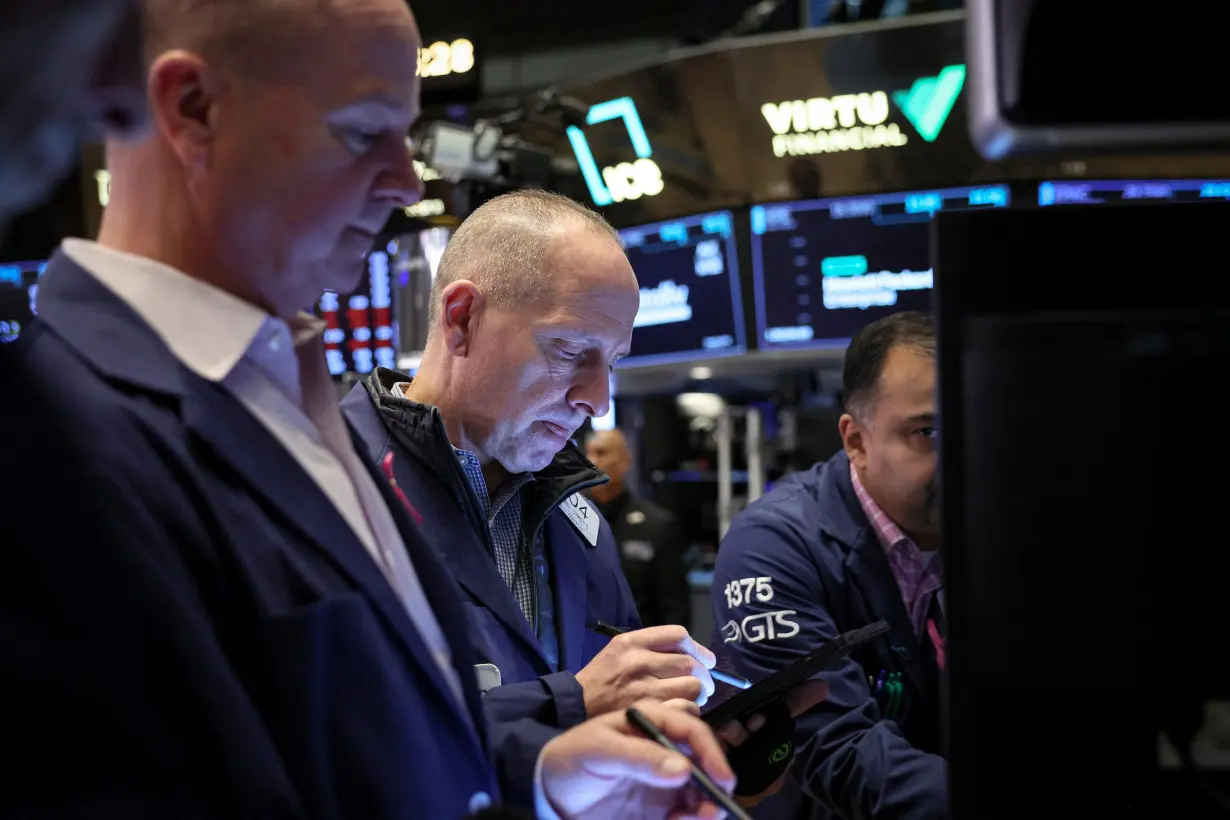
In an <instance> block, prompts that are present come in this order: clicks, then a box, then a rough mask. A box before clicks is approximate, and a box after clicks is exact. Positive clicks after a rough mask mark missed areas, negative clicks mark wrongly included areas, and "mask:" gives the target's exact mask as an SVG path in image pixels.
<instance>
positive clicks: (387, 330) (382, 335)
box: [376, 325, 393, 342]
mask: <svg viewBox="0 0 1230 820" xmlns="http://www.w3.org/2000/svg"><path fill="white" fill-rule="evenodd" d="M376 338H377V339H379V340H380V341H382V342H387V341H388V340H389V339H392V338H393V328H392V327H391V326H390V325H378V326H377V327H376Z"/></svg>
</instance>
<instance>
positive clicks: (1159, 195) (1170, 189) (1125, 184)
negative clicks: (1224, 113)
mask: <svg viewBox="0 0 1230 820" xmlns="http://www.w3.org/2000/svg"><path fill="white" fill-rule="evenodd" d="M1226 200H1230V180H1224V179H1153V180H1087V179H1082V180H1079V181H1076V180H1065V181H1063V182H1043V183H1042V184H1041V185H1039V186H1038V204H1039V205H1092V204H1100V203H1103V202H1225V201H1226Z"/></svg>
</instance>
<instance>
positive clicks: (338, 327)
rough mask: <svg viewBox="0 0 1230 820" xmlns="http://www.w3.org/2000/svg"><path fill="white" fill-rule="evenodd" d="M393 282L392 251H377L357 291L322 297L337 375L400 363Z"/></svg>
mask: <svg viewBox="0 0 1230 820" xmlns="http://www.w3.org/2000/svg"><path fill="white" fill-rule="evenodd" d="M392 285H393V283H392V277H391V275H390V271H389V254H388V253H387V252H386V251H383V250H375V251H372V252H371V254H369V255H368V257H367V275H366V276H364V277H363V282H362V284H361V285H360V286H359V289H358V290H356V291H355V292H354V293H352V294H350V295H349V296H341V295H339V294H336V293H334V292H332V291H325V294H324V296H322V297H321V299H320V304H319V305H318V306H317V310H318V311H319V313H320V316H321V318H323V319H324V320H325V359H326V360H327V361H328V363H329V372H330V373H332V374H333V375H334V376H341V375H342V374H344V373H346V372H348V371H349V372H351V373H370V372H372V370H373V369H374V368H375V367H377V366H379V367H388V368H394V367H396V366H397V348H396V342H395V338H396V336H397V333H396V330H395V327H394V323H393V289H392Z"/></svg>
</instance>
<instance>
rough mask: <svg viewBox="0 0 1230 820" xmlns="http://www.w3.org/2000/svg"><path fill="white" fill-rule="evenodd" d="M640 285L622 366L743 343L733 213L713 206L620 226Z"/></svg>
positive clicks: (734, 350) (728, 351) (722, 352)
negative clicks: (638, 305)
mask: <svg viewBox="0 0 1230 820" xmlns="http://www.w3.org/2000/svg"><path fill="white" fill-rule="evenodd" d="M619 235H620V238H621V240H622V241H623V244H624V250H625V251H627V254H628V260H629V261H630V262H631V263H632V269H633V270H634V271H635V272H636V278H637V281H638V282H639V283H640V288H641V308H640V310H639V311H638V312H637V314H636V323H635V325H634V328H635V329H634V330H633V332H632V352H631V355H630V356H628V357H627V358H626V359H623V360H622V361H621V362H620V364H621V366H634V365H644V364H661V363H665V362H670V361H686V360H690V359H699V358H708V357H714V356H731V355H736V354H739V353H743V352H744V351H745V350H747V338H746V335H745V331H744V327H743V300H742V297H741V295H740V285H739V263H738V254H737V252H736V248H735V238H734V231H733V217H732V216H731V213H730V211H718V212H716V213H711V214H700V215H698V216H693V217H688V218H687V219H677V220H674V221H671V222H660V223H656V224H653V225H645V226H642V227H639V228H628V229H625V230H622V231H620V232H619Z"/></svg>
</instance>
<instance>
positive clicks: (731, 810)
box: [627, 706, 751, 820]
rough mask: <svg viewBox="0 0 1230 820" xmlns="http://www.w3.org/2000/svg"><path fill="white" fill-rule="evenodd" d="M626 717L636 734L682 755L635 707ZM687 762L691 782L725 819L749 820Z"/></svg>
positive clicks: (745, 813)
mask: <svg viewBox="0 0 1230 820" xmlns="http://www.w3.org/2000/svg"><path fill="white" fill-rule="evenodd" d="M627 715H628V724H629V725H630V726H631V727H632V728H633V729H636V730H637V731H638V732H640V733H641V734H643V735H644V736H645V737H647V738H649V739H650V740H652V741H653V742H654V743H657V744H658V745H659V746H662V747H663V748H666V749H670V750H671V751H672V752H675V753H676V754H683V752H681V751H679V747H678V746H676V745H675V744H674V743H672V742H671V739H670V738H669V737H667V736H666V735H664V734H662V731H661V730H660V729H659V728H658V727H657V726H654V725H653V721H651V720H650V719H649V718H647V717H645V715H644V714H643V713H642V712H640V711H638V710H637V708H636V707H635V706H633V707H630V708H629V709H628V712H627ZM684 757H685V758H686V757H687V755H684ZM688 762H689V763H691V764H692V780H694V781H695V782H696V785H697V786H700V787H701V789H702V790H703V791H704V792H705V794H707V795H708V796H709V799H710V800H712V801H713V802H714V803H717V804H718V805H719V806H721V807H722V809H724V810H725V812H726V816H727V817H732V818H734V820H751V818H750V817H748V814H747V812H745V811H744V810H743V809H741V808H740V807H739V804H738V803H736V802H735V801H734V798H732V797H731V796H730V795H729V794H727V793H726V792H724V791H722V789H721V788H720V787H719V786H718V784H716V783H714V782H713V778H711V777H710V776H709V775H707V774H705V772H704V770H703V769H701V767H700V766H697V765H696V763H695V762H693V761H691V760H688Z"/></svg>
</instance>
